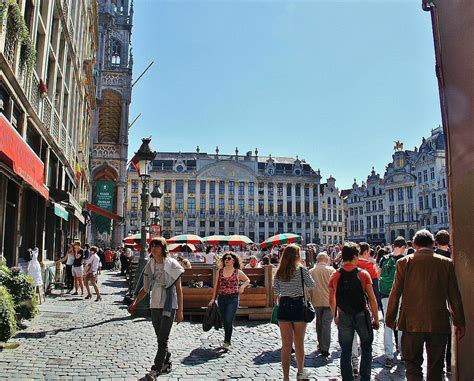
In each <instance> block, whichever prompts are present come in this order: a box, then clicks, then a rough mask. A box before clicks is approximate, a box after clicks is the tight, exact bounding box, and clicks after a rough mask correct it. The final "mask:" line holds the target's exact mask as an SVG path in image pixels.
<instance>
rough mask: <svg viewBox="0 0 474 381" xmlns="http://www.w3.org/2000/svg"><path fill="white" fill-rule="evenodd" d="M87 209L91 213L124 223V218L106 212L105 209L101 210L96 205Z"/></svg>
mask: <svg viewBox="0 0 474 381" xmlns="http://www.w3.org/2000/svg"><path fill="white" fill-rule="evenodd" d="M87 209H88V210H90V211H91V212H94V213H97V214H100V215H101V216H104V217H107V218H110V219H111V220H117V221H122V220H123V217H120V216H119V215H118V214H115V213H113V212H111V211H109V210H106V209H104V208H100V207H98V206H97V205H94V204H87Z"/></svg>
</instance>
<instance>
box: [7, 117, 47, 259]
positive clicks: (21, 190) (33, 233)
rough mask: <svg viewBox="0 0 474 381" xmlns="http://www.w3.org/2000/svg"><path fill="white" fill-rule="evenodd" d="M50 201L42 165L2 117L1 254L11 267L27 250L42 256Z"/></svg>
mask: <svg viewBox="0 0 474 381" xmlns="http://www.w3.org/2000/svg"><path fill="white" fill-rule="evenodd" d="M48 200H49V190H48V188H47V187H46V186H45V185H44V164H43V161H42V160H41V159H40V158H39V156H38V155H37V154H36V153H35V152H34V151H33V150H32V148H31V147H30V146H29V145H28V144H27V143H26V142H25V140H23V138H22V137H21V135H20V134H19V133H18V131H17V130H16V129H15V128H14V127H13V126H12V124H11V123H10V122H9V121H8V120H7V119H6V117H5V116H4V115H3V114H0V252H1V253H2V254H3V256H4V257H5V258H6V260H7V264H8V265H9V266H14V265H16V264H18V261H19V258H20V256H21V255H22V253H23V252H24V251H26V249H27V248H30V247H31V248H33V247H38V248H39V249H40V252H42V250H43V247H42V246H43V242H44V239H43V234H44V219H45V215H44V213H45V207H46V204H47V203H48Z"/></svg>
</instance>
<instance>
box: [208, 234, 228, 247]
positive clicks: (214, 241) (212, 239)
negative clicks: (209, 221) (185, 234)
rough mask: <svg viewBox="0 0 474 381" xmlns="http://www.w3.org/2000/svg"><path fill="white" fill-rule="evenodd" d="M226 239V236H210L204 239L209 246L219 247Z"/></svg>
mask: <svg viewBox="0 0 474 381" xmlns="http://www.w3.org/2000/svg"><path fill="white" fill-rule="evenodd" d="M225 237H226V236H225V235H210V236H209V237H204V238H203V241H204V243H205V244H208V245H218V244H220V243H223V239H224V238H225Z"/></svg>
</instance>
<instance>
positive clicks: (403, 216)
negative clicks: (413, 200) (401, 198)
mask: <svg viewBox="0 0 474 381" xmlns="http://www.w3.org/2000/svg"><path fill="white" fill-rule="evenodd" d="M389 218H390V222H391V223H394V222H405V221H414V220H415V209H414V206H413V204H408V211H407V213H405V205H403V204H402V205H398V213H397V214H395V206H394V205H390V210H389Z"/></svg>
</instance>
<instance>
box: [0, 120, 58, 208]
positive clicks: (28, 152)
mask: <svg viewBox="0 0 474 381" xmlns="http://www.w3.org/2000/svg"><path fill="white" fill-rule="evenodd" d="M0 152H1V153H2V154H3V155H5V156H6V157H7V158H8V160H11V162H12V167H13V171H14V172H15V173H16V174H17V175H18V176H20V177H21V178H22V179H23V180H25V181H26V182H27V183H28V184H30V185H31V186H32V187H33V189H34V190H36V191H37V192H38V193H39V194H40V195H41V196H43V197H44V198H45V199H48V198H49V191H48V188H47V187H46V186H45V185H44V181H43V178H44V164H43V162H42V161H41V159H40V158H39V157H38V156H37V155H36V153H35V152H34V151H33V150H32V149H31V147H30V146H29V145H28V144H27V143H26V142H25V141H24V140H23V138H22V137H21V135H20V134H19V133H18V132H17V130H15V128H13V126H12V125H11V123H10V122H9V121H8V120H7V119H6V118H5V116H4V115H3V114H0Z"/></svg>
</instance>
